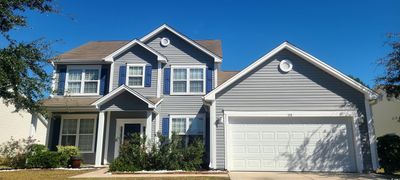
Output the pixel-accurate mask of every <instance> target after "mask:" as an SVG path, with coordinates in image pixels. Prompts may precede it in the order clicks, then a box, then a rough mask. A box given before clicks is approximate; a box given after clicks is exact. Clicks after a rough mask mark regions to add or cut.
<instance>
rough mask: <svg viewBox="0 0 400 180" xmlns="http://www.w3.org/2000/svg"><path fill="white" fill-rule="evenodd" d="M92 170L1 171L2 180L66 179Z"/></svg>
mask: <svg viewBox="0 0 400 180" xmlns="http://www.w3.org/2000/svg"><path fill="white" fill-rule="evenodd" d="M90 171H91V170H52V169H43V170H41V169H38V170H24V169H21V170H15V171H14V170H12V171H1V172H0V179H2V180H3V179H41V180H44V179H66V178H68V177H71V176H75V175H78V174H83V173H87V172H90Z"/></svg>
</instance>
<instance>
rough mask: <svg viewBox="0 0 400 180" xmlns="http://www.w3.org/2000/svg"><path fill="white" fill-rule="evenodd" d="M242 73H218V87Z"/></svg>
mask: <svg viewBox="0 0 400 180" xmlns="http://www.w3.org/2000/svg"><path fill="white" fill-rule="evenodd" d="M239 72H240V71H218V86H219V85H221V84H222V83H224V82H225V81H227V80H228V79H230V78H232V77H233V76H235V75H236V74H237V73H239Z"/></svg>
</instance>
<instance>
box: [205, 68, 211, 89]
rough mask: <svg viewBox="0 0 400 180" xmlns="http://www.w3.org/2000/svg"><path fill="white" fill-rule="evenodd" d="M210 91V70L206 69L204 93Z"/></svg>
mask: <svg viewBox="0 0 400 180" xmlns="http://www.w3.org/2000/svg"><path fill="white" fill-rule="evenodd" d="M211 90H212V69H206V91H207V93H209V92H210V91H211Z"/></svg>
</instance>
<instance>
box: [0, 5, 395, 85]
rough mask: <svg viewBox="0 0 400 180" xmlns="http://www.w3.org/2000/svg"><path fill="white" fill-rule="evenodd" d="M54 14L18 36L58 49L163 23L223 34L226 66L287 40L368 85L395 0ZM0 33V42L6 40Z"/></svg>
mask: <svg viewBox="0 0 400 180" xmlns="http://www.w3.org/2000/svg"><path fill="white" fill-rule="evenodd" d="M56 3H57V5H58V6H59V10H60V11H61V13H60V14H44V15H43V14H37V13H31V12H28V13H27V14H26V15H27V16H28V22H29V27H28V28H20V29H17V30H14V31H13V32H12V36H13V37H14V38H16V39H18V40H24V41H30V40H34V39H38V38H41V37H44V38H46V39H47V40H49V41H56V40H60V41H58V42H57V43H55V44H54V46H53V50H54V51H55V52H58V53H60V52H64V51H67V50H69V49H72V48H74V47H77V46H79V45H81V44H84V43H86V42H88V41H94V40H130V39H133V38H140V37H142V36H144V35H145V34H147V33H149V32H150V31H152V30H153V29H155V28H157V27H158V26H160V25H162V24H163V23H167V24H168V25H170V26H172V27H174V28H175V29H176V30H178V31H180V32H182V33H184V34H185V35H187V36H188V37H190V38H192V39H221V40H222V43H223V53H224V62H223V66H222V68H223V69H224V70H241V69H243V68H244V67H246V66H247V65H248V64H250V63H251V62H253V61H254V60H257V59H258V58H259V57H261V56H262V55H264V54H265V53H267V52H268V51H269V50H271V49H272V48H274V47H276V46H278V45H279V44H280V43H282V42H283V41H285V40H287V41H289V42H291V43H293V44H295V45H296V46H298V47H300V48H302V49H303V50H305V51H307V52H309V53H311V54H312V55H314V56H316V57H317V58H319V59H321V60H323V61H325V62H326V63H328V64H330V65H331V66H333V67H334V68H336V69H338V70H340V71H342V72H343V73H345V74H352V75H354V76H356V77H359V78H361V79H362V80H363V81H364V82H366V83H367V84H369V85H373V83H374V81H373V80H374V78H375V77H376V75H378V74H380V72H381V71H380V68H377V67H376V63H375V62H376V60H377V59H378V58H380V57H383V56H384V55H385V54H387V53H388V51H389V49H388V47H385V46H384V42H385V41H386V40H387V39H386V33H388V32H400V21H399V19H400V10H399V9H400V1H398V0H392V1H389V0H382V1H376V0H366V1H365V0H364V1H320V0H318V1H317V0H315V1H314V0H304V1H282V2H281V1H253V0H246V1H227V0H222V1H216V0H211V1H188V0H186V1H184V0H182V1H153V0H152V1H143V2H139V1H127V0H126V1H118V0H113V1H111V0H110V1H101V0H98V1H94V0H91V1H56ZM4 44H5V42H4V40H0V46H2V45H4Z"/></svg>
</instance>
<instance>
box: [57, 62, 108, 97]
mask: <svg viewBox="0 0 400 180" xmlns="http://www.w3.org/2000/svg"><path fill="white" fill-rule="evenodd" d="M65 89H66V90H65V94H67V95H98V94H99V89H100V66H67V76H66V81H65Z"/></svg>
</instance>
